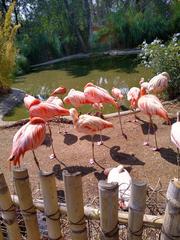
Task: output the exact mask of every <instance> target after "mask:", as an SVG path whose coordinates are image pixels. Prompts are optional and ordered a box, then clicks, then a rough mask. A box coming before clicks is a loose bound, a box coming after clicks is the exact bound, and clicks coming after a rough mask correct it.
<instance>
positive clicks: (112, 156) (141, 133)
mask: <svg viewBox="0 0 180 240" xmlns="http://www.w3.org/2000/svg"><path fill="white" fill-rule="evenodd" d="M165 108H166V109H167V111H168V113H169V116H170V118H171V122H172V123H173V122H175V121H176V112H177V111H178V110H180V102H178V103H173V104H168V105H166V106H165ZM137 117H138V118H139V121H138V122H133V120H134V116H133V115H132V114H130V115H126V116H122V124H123V129H124V133H125V134H126V136H127V139H126V138H125V137H123V136H122V135H121V131H120V128H119V120H118V117H113V118H109V119H108V120H109V121H111V122H112V123H113V125H114V128H113V129H107V130H104V131H103V140H104V145H101V146H98V145H97V144H95V158H96V161H97V162H98V163H99V164H100V165H101V166H102V167H103V168H109V167H114V166H117V165H119V164H123V165H124V166H125V168H127V169H128V171H129V172H130V175H131V176H132V177H133V179H138V180H143V181H146V182H147V183H148V184H149V185H150V186H152V187H155V185H156V184H157V182H158V180H159V179H160V182H161V183H162V190H163V191H164V192H166V190H167V187H168V183H169V181H170V179H171V178H173V177H175V176H177V167H176V148H175V146H174V145H173V144H172V143H171V140H170V129H171V127H170V126H169V125H167V124H165V123H164V120H163V119H160V118H159V117H153V119H154V123H155V126H156V133H157V140H158V145H159V151H155V152H154V151H152V149H151V147H152V146H154V137H153V135H152V132H151V135H150V143H151V146H143V141H144V140H145V139H146V138H147V126H148V117H147V116H145V115H144V114H142V113H138V114H137ZM51 126H52V133H53V143H54V148H55V151H56V154H57V157H58V158H59V160H60V161H62V162H63V163H64V164H65V165H66V166H63V165H62V164H61V166H60V164H59V162H58V161H57V160H56V159H53V160H50V159H49V155H50V154H51V153H52V151H51V148H50V147H46V146H44V145H42V146H40V147H39V148H38V149H37V150H36V155H37V157H38V159H39V162H40V166H41V169H42V170H44V171H54V173H55V178H56V184H57V188H58V193H59V194H60V196H61V197H63V196H64V191H63V189H64V185H63V180H62V171H63V170H64V169H67V170H69V171H81V172H82V182H83V192H84V202H85V203H90V202H91V201H92V200H93V199H94V198H95V197H96V196H97V195H98V181H99V180H101V179H105V178H106V176H105V175H104V174H103V169H102V168H100V167H99V166H97V165H96V164H94V165H91V164H90V163H89V159H90V158H91V138H90V136H87V135H84V134H81V133H78V132H76V130H75V129H74V128H73V126H72V124H66V130H67V134H64V135H63V134H59V133H58V125H57V123H51ZM19 127H20V126H19ZM19 127H11V128H6V129H0V152H1V155H0V161H1V166H0V167H1V171H2V172H3V173H4V175H5V178H6V181H7V183H8V185H9V188H10V191H11V192H12V193H13V192H14V187H13V180H12V171H10V170H9V164H8V162H7V159H8V157H9V155H10V151H11V146H12V139H13V136H14V134H15V133H16V131H17V130H18V128H19ZM99 139H100V138H99V135H96V136H95V141H96V142H98V141H99ZM21 162H22V166H23V167H26V168H27V169H28V171H29V175H30V182H31V186H32V191H33V193H34V194H35V193H36V192H37V190H38V188H39V180H38V169H37V166H36V165H35V162H34V160H33V155H32V153H31V151H29V152H27V153H26V154H25V156H24V159H23V160H22V161H21Z"/></svg>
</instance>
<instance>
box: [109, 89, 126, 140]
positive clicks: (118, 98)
mask: <svg viewBox="0 0 180 240" xmlns="http://www.w3.org/2000/svg"><path fill="white" fill-rule="evenodd" d="M111 93H112V96H113V97H114V98H115V99H116V101H117V103H118V117H119V124H120V128H121V132H122V135H123V136H125V134H124V133H123V128H122V121H121V114H120V108H121V104H120V101H121V100H122V99H123V97H124V96H123V94H122V93H121V90H120V89H119V88H115V87H113V88H112V90H111Z"/></svg>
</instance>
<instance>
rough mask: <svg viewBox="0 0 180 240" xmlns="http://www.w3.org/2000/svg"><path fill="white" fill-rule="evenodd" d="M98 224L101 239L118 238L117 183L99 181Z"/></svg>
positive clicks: (115, 239)
mask: <svg viewBox="0 0 180 240" xmlns="http://www.w3.org/2000/svg"><path fill="white" fill-rule="evenodd" d="M98 188H99V204H100V225H101V233H100V239H102V240H106V239H108V240H110V239H112V240H118V239H119V228H118V184H117V183H107V182H106V181H99V183H98Z"/></svg>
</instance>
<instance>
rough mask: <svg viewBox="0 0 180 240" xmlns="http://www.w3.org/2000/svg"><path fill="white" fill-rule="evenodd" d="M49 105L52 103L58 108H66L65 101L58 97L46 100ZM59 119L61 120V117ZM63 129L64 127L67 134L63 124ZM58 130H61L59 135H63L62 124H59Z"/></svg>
mask: <svg viewBox="0 0 180 240" xmlns="http://www.w3.org/2000/svg"><path fill="white" fill-rule="evenodd" d="M46 102H47V103H52V104H55V105H56V106H60V107H64V103H63V101H62V100H61V99H60V98H59V97H57V96H50V97H49V98H48V99H47V100H46ZM59 119H61V117H59ZM60 122H61V121H60ZM63 127H64V133H66V131H65V125H64V124H63ZM58 129H59V133H61V130H60V124H58Z"/></svg>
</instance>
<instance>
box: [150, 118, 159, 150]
mask: <svg viewBox="0 0 180 240" xmlns="http://www.w3.org/2000/svg"><path fill="white" fill-rule="evenodd" d="M150 124H151V126H152V128H153V131H154V140H155V145H156V147H155V148H153V149H152V150H153V151H157V150H158V145H157V137H156V130H155V127H154V123H153V121H152V118H151V116H150Z"/></svg>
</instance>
